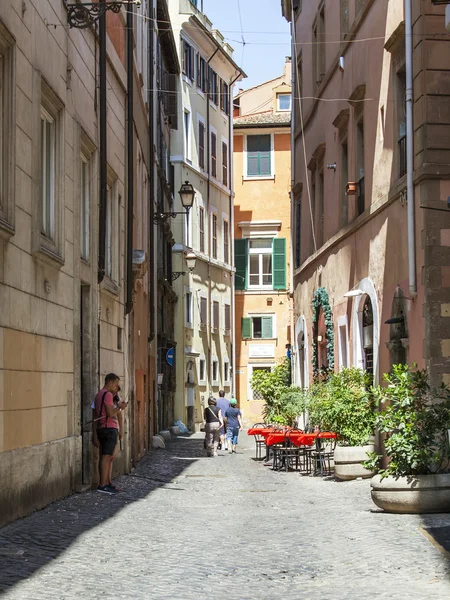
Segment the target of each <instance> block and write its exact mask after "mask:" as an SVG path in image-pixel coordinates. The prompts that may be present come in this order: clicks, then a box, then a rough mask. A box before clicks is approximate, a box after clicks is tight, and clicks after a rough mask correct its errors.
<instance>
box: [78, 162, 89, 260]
mask: <svg viewBox="0 0 450 600" xmlns="http://www.w3.org/2000/svg"><path fill="white" fill-rule="evenodd" d="M80 158H81V190H80V213H81V225H80V253H81V258H82V259H83V260H89V252H90V249H89V241H90V211H91V195H90V179H91V178H90V168H89V166H90V165H89V159H88V158H87V157H86V156H85V155H84V154H81V157H80Z"/></svg>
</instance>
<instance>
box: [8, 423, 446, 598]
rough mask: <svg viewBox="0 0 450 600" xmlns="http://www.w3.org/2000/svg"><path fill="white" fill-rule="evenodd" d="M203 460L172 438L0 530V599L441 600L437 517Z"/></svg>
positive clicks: (346, 489)
mask: <svg viewBox="0 0 450 600" xmlns="http://www.w3.org/2000/svg"><path fill="white" fill-rule="evenodd" d="M241 439H242V445H241V446H240V447H239V452H240V453H239V454H237V455H225V453H223V454H222V456H218V457H217V458H206V457H205V458H203V453H204V451H203V444H202V438H201V436H200V435H197V436H193V437H191V438H178V440H176V442H173V443H171V444H170V445H169V448H168V449H166V450H158V451H155V452H153V453H152V454H150V455H149V456H148V457H146V458H145V459H143V460H142V461H141V463H140V464H139V465H138V467H137V469H135V471H134V472H133V473H132V474H131V475H129V476H122V477H120V478H119V479H118V480H116V485H118V486H120V487H121V488H122V491H121V492H120V494H118V495H117V496H114V497H110V496H102V495H100V494H98V493H96V492H86V493H83V494H76V495H74V496H71V497H69V498H66V499H64V500H62V501H59V502H56V503H54V504H52V505H51V506H49V507H48V508H46V509H45V510H42V511H40V512H37V513H35V514H33V515H31V516H30V517H28V518H25V519H21V520H19V521H16V522H15V523H13V524H11V525H9V526H7V527H4V528H3V529H1V530H0V593H3V595H4V597H5V598H7V599H8V600H13V599H20V600H27V599H30V600H41V599H42V600H44V599H45V600H49V599H51V600H53V599H58V600H60V599H72V598H76V599H79V600H82V599H88V598H89V599H96V598H107V599H109V598H111V599H116V598H133V599H136V598H138V599H140V598H145V599H172V598H173V599H175V598H177V599H182V600H190V599H194V598H195V599H196V600H197V599H204V598H207V599H209V598H225V597H229V598H234V599H236V600H241V599H243V600H244V599H266V598H267V599H269V598H270V599H281V598H283V599H288V600H290V599H292V600H294V599H309V600H316V599H320V600H328V599H330V600H340V599H347V598H348V599H355V600H361V599H372V598H395V599H403V598H405V599H406V598H408V599H416V598H417V599H424V598H433V599H439V600H440V599H446V600H448V599H449V598H450V568H449V564H450V563H449V560H448V557H446V556H445V555H444V554H442V553H441V552H440V551H439V549H437V548H436V547H435V546H434V545H432V544H431V543H430V542H429V541H428V539H426V538H425V537H424V535H423V534H422V533H421V528H422V527H426V526H429V527H439V526H444V525H448V524H449V517H447V516H446V515H434V516H429V517H424V518H420V517H416V516H409V515H388V514H384V513H382V512H379V511H376V510H375V506H374V505H373V504H372V502H371V500H370V493H369V483H368V482H367V481H355V482H347V483H338V482H335V481H333V480H324V479H322V478H313V477H301V476H300V475H299V474H298V473H279V472H273V471H272V470H271V469H270V468H269V467H267V466H264V465H263V464H262V463H261V462H256V461H254V460H253V456H254V442H253V439H252V438H249V437H248V436H247V435H242V436H241Z"/></svg>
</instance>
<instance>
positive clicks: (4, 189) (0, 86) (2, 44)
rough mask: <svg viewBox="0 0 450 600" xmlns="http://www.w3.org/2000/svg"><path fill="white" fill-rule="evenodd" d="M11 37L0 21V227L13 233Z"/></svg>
mask: <svg viewBox="0 0 450 600" xmlns="http://www.w3.org/2000/svg"><path fill="white" fill-rule="evenodd" d="M14 58H15V57H14V38H13V37H12V36H11V35H10V33H9V32H8V30H7V29H6V28H5V27H3V25H2V24H1V22H0V227H2V228H4V229H5V230H6V231H7V233H13V231H14V222H15V210H14V202H15V194H14V187H15V168H16V165H15V161H14V160H11V157H13V156H15V154H16V150H15V129H16V118H15V103H14V95H13V94H14V89H15V78H14V64H15V60H14Z"/></svg>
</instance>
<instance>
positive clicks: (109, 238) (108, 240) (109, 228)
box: [105, 186, 113, 279]
mask: <svg viewBox="0 0 450 600" xmlns="http://www.w3.org/2000/svg"><path fill="white" fill-rule="evenodd" d="M111 196H112V193H111V187H110V186H108V188H107V191H106V235H105V273H106V275H107V276H108V277H109V278H110V279H112V273H113V258H112V244H113V206H112V198H111Z"/></svg>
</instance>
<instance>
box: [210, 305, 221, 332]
mask: <svg viewBox="0 0 450 600" xmlns="http://www.w3.org/2000/svg"><path fill="white" fill-rule="evenodd" d="M219 327H220V300H219V298H213V299H212V301H211V330H212V331H213V332H215V333H217V332H218V331H219Z"/></svg>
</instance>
